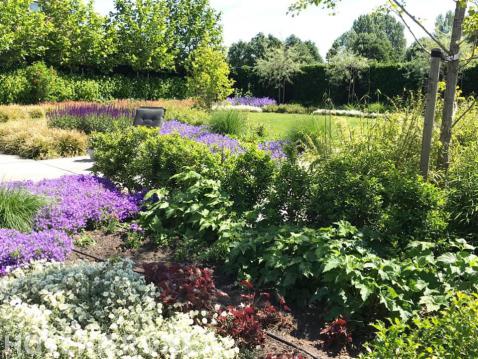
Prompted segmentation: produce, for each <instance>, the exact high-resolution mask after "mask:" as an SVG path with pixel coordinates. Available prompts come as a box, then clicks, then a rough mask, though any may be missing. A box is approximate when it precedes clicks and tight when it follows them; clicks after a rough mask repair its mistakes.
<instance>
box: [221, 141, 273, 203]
mask: <svg viewBox="0 0 478 359" xmlns="http://www.w3.org/2000/svg"><path fill="white" fill-rule="evenodd" d="M229 165H230V167H229V168H226V176H225V180H224V189H225V191H226V192H227V193H228V194H229V196H230V197H231V199H232V200H233V202H234V209H235V210H237V211H239V212H245V211H250V210H252V209H253V208H254V206H256V205H259V204H261V202H262V201H264V199H266V198H267V194H268V191H269V190H270V185H271V182H272V178H273V176H274V172H275V169H276V163H275V162H274V160H272V159H271V157H270V155H269V154H268V153H266V152H264V151H261V150H258V149H256V148H254V147H251V148H248V149H247V151H246V152H244V153H242V154H240V155H238V156H236V157H234V158H231V159H230V163H229Z"/></svg>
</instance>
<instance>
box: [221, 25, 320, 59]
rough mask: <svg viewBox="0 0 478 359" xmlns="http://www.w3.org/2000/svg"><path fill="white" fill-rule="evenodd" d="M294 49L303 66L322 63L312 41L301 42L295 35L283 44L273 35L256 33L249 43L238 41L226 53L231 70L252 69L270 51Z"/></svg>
mask: <svg viewBox="0 0 478 359" xmlns="http://www.w3.org/2000/svg"><path fill="white" fill-rule="evenodd" d="M283 46H285V47H286V48H292V47H294V48H295V51H296V53H297V56H298V57H299V58H300V59H301V61H302V62H303V63H304V64H314V63H319V62H323V60H322V58H321V56H320V54H319V50H318V49H317V46H316V45H315V44H314V43H313V42H312V41H302V40H301V39H299V38H298V37H297V36H295V35H290V36H289V37H288V38H287V39H286V40H285V41H284V42H282V41H281V40H279V39H278V38H276V37H274V36H273V35H268V36H266V35H264V34H263V33H258V34H257V35H256V36H254V37H253V38H252V39H251V40H250V41H249V42H245V41H239V42H236V43H234V44H232V45H231V47H230V48H229V53H228V60H229V64H230V65H231V67H232V68H240V67H243V66H249V67H254V66H255V65H256V64H257V61H258V60H260V59H263V58H264V57H265V56H266V54H267V53H268V52H269V50H271V49H278V48H281V47H283Z"/></svg>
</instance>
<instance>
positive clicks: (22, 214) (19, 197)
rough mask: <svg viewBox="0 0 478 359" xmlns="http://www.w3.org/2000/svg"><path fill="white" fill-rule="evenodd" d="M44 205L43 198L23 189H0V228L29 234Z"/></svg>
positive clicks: (45, 202)
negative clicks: (36, 216)
mask: <svg viewBox="0 0 478 359" xmlns="http://www.w3.org/2000/svg"><path fill="white" fill-rule="evenodd" d="M46 204H47V201H46V200H45V198H43V197H40V196H37V195H33V194H31V193H30V192H27V191H25V190H23V189H10V188H5V187H0V228H10V229H16V230H17V231H22V232H30V231H31V230H32V227H33V222H34V219H35V215H36V214H37V213H38V211H39V210H40V209H41V208H42V207H44V206H45V205H46Z"/></svg>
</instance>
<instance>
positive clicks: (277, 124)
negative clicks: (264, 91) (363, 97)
mask: <svg viewBox="0 0 478 359" xmlns="http://www.w3.org/2000/svg"><path fill="white" fill-rule="evenodd" d="M248 119H249V123H250V126H251V127H252V128H257V127H259V126H261V125H262V126H264V127H265V129H266V137H267V139H279V138H284V137H286V136H287V134H288V133H289V132H290V131H292V129H293V128H295V127H297V126H301V125H307V122H312V121H317V123H318V124H319V128H325V124H326V123H327V125H329V124H330V122H328V121H330V120H332V128H333V129H336V128H337V125H339V124H340V125H342V126H343V125H349V126H352V127H353V126H356V125H358V124H359V123H360V122H361V121H369V120H364V119H361V118H354V117H337V116H319V115H299V114H288V113H266V112H262V113H256V112H251V113H249V114H248Z"/></svg>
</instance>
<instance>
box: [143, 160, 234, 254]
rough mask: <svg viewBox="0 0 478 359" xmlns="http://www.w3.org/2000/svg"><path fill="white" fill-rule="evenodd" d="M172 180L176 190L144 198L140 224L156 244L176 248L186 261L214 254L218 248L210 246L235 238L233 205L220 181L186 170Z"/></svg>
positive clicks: (151, 194) (150, 193)
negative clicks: (223, 190)
mask: <svg viewBox="0 0 478 359" xmlns="http://www.w3.org/2000/svg"><path fill="white" fill-rule="evenodd" d="M171 180H172V181H174V182H175V183H176V184H177V187H176V188H175V189H173V190H170V191H168V190H166V189H164V188H163V189H159V190H153V191H150V192H149V193H148V194H147V195H146V197H145V209H144V210H143V211H142V212H141V214H140V223H141V224H142V226H143V228H145V230H146V231H147V232H148V233H149V234H150V235H151V236H152V238H153V240H154V241H155V242H156V243H158V244H171V245H174V246H176V247H179V248H181V249H180V251H179V252H182V254H183V255H185V256H186V258H191V256H197V255H203V256H206V257H207V256H208V255H207V254H204V253H203V252H206V253H210V254H212V253H214V251H215V250H216V249H217V248H211V246H212V247H214V245H215V243H216V242H217V241H222V242H224V241H227V240H229V239H230V238H231V237H233V235H234V233H233V232H234V229H235V228H237V226H238V224H237V223H236V222H234V221H233V215H232V214H231V213H230V211H231V207H232V202H231V201H230V199H229V198H228V197H227V196H226V195H225V194H223V193H222V192H221V184H220V182H219V181H217V180H212V179H208V178H207V177H204V176H203V175H201V174H199V173H197V172H195V171H192V170H186V171H185V172H182V173H179V174H177V175H175V176H173V177H172V178H171ZM178 237H179V239H177V238H178ZM173 239H174V241H173ZM222 255H223V256H224V253H222Z"/></svg>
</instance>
